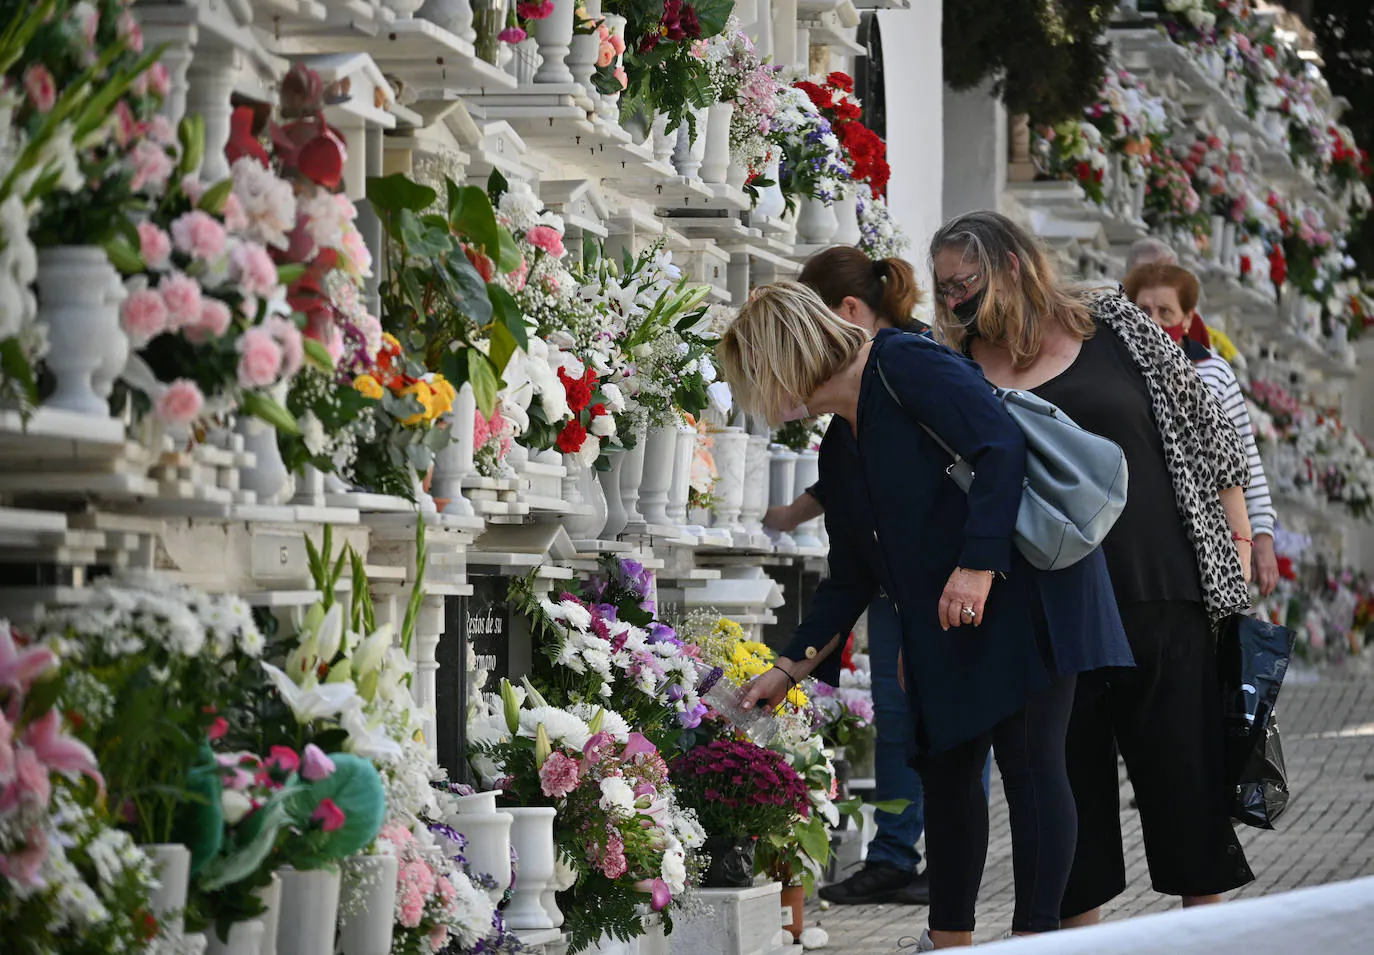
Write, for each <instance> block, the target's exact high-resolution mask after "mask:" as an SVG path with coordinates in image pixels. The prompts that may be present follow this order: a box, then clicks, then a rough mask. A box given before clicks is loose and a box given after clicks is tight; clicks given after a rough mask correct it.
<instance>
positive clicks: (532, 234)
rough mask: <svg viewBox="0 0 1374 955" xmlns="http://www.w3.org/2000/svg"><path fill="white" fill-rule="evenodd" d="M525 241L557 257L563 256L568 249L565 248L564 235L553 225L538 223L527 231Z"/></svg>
mask: <svg viewBox="0 0 1374 955" xmlns="http://www.w3.org/2000/svg"><path fill="white" fill-rule="evenodd" d="M525 241H526V242H528V243H529V244H530V245H532V246H534V247H535V248H536V249H541V250H543V251H544V252H547V253H548V254H549V255H551V256H553V257H554V258H556V259H559V258H562V257H563V254H564V252H565V251H566V250H565V249H564V248H563V237H562V236H561V235H559V234H558V230H557V229H555V228H553V227H552V226H547V225H537V226H534V227H532V228H531V229H530V230H529V231H527V232H526V233H525Z"/></svg>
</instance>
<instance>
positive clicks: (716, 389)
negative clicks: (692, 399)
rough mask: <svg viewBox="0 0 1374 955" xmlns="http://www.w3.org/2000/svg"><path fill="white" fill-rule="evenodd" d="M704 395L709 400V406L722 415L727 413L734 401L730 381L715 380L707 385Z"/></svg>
mask: <svg viewBox="0 0 1374 955" xmlns="http://www.w3.org/2000/svg"><path fill="white" fill-rule="evenodd" d="M706 397H707V398H709V399H710V400H711V407H713V408H715V409H716V410H717V411H719V412H720V413H721V414H723V415H728V414H729V413H730V409H731V408H732V407H733V406H734V403H735V400H734V397H733V396H732V395H731V393H730V383H729V382H727V381H717V382H713V383H712V384H709V385H707V386H706Z"/></svg>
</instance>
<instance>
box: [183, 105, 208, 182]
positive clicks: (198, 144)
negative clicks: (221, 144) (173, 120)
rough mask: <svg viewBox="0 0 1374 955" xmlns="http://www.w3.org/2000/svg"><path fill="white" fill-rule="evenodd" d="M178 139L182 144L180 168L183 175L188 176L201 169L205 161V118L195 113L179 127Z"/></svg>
mask: <svg viewBox="0 0 1374 955" xmlns="http://www.w3.org/2000/svg"><path fill="white" fill-rule="evenodd" d="M177 139H178V140H180V142H181V165H180V167H179V168H180V171H181V174H182V175H183V176H187V175H190V174H191V173H193V172H195V171H196V170H197V169H199V168H200V164H201V163H202V162H203V161H204V160H205V117H204V116H201V115H200V114H199V113H193V114H191V115H189V116H187V117H186V118H185V119H183V120H182V121H181V124H180V125H179V126H178V127H177Z"/></svg>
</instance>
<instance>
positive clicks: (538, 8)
mask: <svg viewBox="0 0 1374 955" xmlns="http://www.w3.org/2000/svg"><path fill="white" fill-rule="evenodd" d="M551 13H553V0H539V2H537V3H535V2H529V0H520V2H519V3H517V4H516V5H515V15H516V16H518V17H519V18H520V19H521V20H543V19H545V18H546V17H547V16H548V15H549V14H551Z"/></svg>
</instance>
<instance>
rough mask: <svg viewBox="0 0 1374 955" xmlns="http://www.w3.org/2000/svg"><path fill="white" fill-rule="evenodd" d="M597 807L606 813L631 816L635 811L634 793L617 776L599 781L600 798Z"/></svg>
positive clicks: (627, 784) (628, 785)
mask: <svg viewBox="0 0 1374 955" xmlns="http://www.w3.org/2000/svg"><path fill="white" fill-rule="evenodd" d="M597 805H598V806H600V807H601V808H602V809H604V810H605V811H606V812H609V813H615V814H624V815H627V816H628V815H631V814H633V813H634V811H635V791H634V790H633V789H631V788H630V784H629V783H627V782H625V780H623V779H621V778H620V777H619V776H610V777H607V778H606V779H603V780H601V798H600V799H599V800H597Z"/></svg>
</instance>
